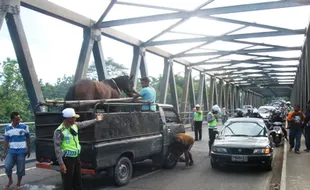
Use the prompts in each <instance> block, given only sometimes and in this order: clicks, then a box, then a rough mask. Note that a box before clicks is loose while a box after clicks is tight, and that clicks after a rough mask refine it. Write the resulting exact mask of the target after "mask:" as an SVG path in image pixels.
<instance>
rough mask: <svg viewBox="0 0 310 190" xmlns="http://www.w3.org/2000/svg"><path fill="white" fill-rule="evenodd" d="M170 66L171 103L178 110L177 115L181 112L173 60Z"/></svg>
mask: <svg viewBox="0 0 310 190" xmlns="http://www.w3.org/2000/svg"><path fill="white" fill-rule="evenodd" d="M169 64H170V66H171V68H170V75H169V85H170V93H171V101H172V105H173V106H174V108H175V109H176V111H177V113H178V114H179V113H180V110H179V98H178V93H177V85H176V83H175V77H174V71H173V60H170V61H169Z"/></svg>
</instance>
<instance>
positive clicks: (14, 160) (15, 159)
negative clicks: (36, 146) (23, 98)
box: [1, 112, 30, 189]
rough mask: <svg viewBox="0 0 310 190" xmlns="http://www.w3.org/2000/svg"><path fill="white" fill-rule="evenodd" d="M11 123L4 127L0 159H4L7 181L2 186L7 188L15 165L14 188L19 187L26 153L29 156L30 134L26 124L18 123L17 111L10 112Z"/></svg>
mask: <svg viewBox="0 0 310 190" xmlns="http://www.w3.org/2000/svg"><path fill="white" fill-rule="evenodd" d="M11 121H12V123H11V125H8V126H7V127H6V128H5V132H4V148H3V153H2V157H1V161H3V160H4V159H5V163H4V167H5V173H6V175H7V176H8V178H9V182H8V184H7V185H5V186H4V187H3V188H4V189H8V188H9V187H10V186H11V185H12V184H13V179H12V169H13V167H14V165H16V174H17V184H16V186H15V188H14V189H20V184H21V181H22V177H23V176H24V175H25V164H26V155H27V158H29V156H30V135H29V129H28V126H27V125H25V124H23V123H20V115H19V113H18V112H12V113H11Z"/></svg>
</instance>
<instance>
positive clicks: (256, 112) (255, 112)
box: [252, 108, 262, 118]
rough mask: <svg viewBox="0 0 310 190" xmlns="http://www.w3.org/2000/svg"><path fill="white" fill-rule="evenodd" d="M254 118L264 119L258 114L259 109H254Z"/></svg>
mask: <svg viewBox="0 0 310 190" xmlns="http://www.w3.org/2000/svg"><path fill="white" fill-rule="evenodd" d="M252 117H255V118H262V116H261V115H260V114H259V113H258V109H257V108H254V109H253V113H252Z"/></svg>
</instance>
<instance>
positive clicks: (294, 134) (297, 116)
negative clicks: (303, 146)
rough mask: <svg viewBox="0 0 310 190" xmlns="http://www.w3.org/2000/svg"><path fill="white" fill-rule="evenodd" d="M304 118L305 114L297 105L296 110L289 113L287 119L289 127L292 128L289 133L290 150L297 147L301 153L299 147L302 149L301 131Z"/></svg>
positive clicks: (296, 149)
mask: <svg viewBox="0 0 310 190" xmlns="http://www.w3.org/2000/svg"><path fill="white" fill-rule="evenodd" d="M304 120H305V114H304V113H303V112H301V111H300V106H299V105H295V106H294V111H292V112H290V113H289V114H288V116H287V121H288V123H289V129H290V133H289V142H290V151H292V149H293V148H294V147H295V153H296V154H300V152H299V149H300V141H301V132H302V126H303V124H304ZM295 141H296V144H295Z"/></svg>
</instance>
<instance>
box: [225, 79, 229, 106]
mask: <svg viewBox="0 0 310 190" xmlns="http://www.w3.org/2000/svg"><path fill="white" fill-rule="evenodd" d="M224 99H225V103H224V105H225V107H226V110H229V84H228V83H226V84H225V86H224Z"/></svg>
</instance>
